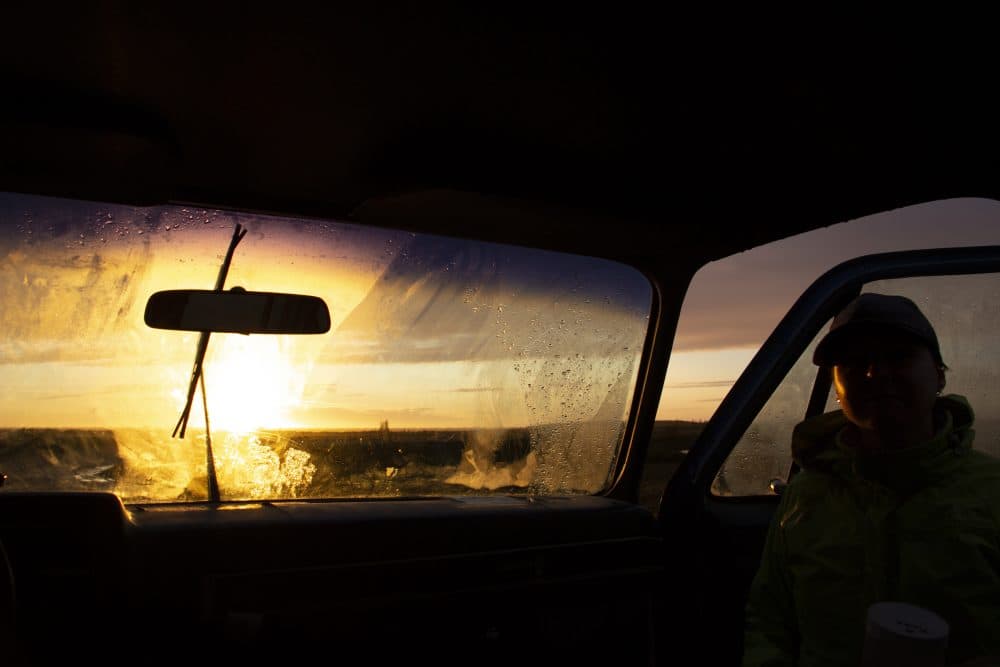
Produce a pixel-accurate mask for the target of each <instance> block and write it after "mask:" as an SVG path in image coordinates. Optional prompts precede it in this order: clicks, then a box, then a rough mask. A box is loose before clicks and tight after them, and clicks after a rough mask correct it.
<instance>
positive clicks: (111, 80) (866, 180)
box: [0, 0, 1000, 283]
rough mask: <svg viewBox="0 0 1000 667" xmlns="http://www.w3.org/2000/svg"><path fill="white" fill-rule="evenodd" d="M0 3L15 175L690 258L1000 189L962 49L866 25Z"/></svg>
mask: <svg viewBox="0 0 1000 667" xmlns="http://www.w3.org/2000/svg"><path fill="white" fill-rule="evenodd" d="M712 18H713V19H714V17H712ZM762 23H765V22H762ZM6 24H7V30H5V31H4V32H5V35H4V39H3V40H0V53H2V54H3V55H2V57H0V62H2V68H3V72H2V76H3V79H4V89H5V95H4V97H5V103H4V104H3V105H2V108H0V115H2V116H0V117H2V118H3V123H4V125H5V126H6V129H5V131H4V132H3V134H2V136H3V139H2V141H3V144H4V153H5V156H6V158H7V159H5V160H4V161H3V167H2V179H3V182H4V183H5V187H6V188H7V189H9V190H22V191H33V192H49V193H52V194H63V195H68V196H80V197H86V198H94V199H110V200H118V201H136V202H160V201H165V200H180V201H188V202H203V203H206V204H210V205H224V206H232V207H236V208H253V209H257V210H271V211H282V212H298V213H303V214H313V215H319V216H323V217H335V218H340V219H349V220H358V221H366V220H371V221H375V222H385V223H388V224H391V225H393V226H396V227H409V226H413V227H415V228H416V227H419V228H422V229H428V230H431V231H439V232H443V233H449V234H460V235H465V236H472V237H479V238H483V239H489V240H498V241H511V242H517V243H526V244H534V245H541V246H552V247H558V248H563V249H571V250H577V251H580V252H585V253H592V254H600V255H607V256H612V257H620V258H621V259H624V260H626V261H631V262H634V263H637V264H639V265H640V266H647V267H651V268H654V269H655V273H657V274H659V277H661V278H663V277H667V276H665V275H664V272H668V273H669V274H672V276H673V277H675V278H685V277H686V276H687V275H689V274H690V273H691V272H692V270H693V269H696V268H697V267H698V266H700V265H701V264H703V263H704V262H705V261H707V260H711V259H713V258H718V257H722V256H725V255H728V254H731V253H733V252H736V251H739V250H741V249H744V248H747V247H750V246H753V245H756V244H760V243H763V242H767V241H769V240H773V239H777V238H780V237H783V236H787V235H789V234H792V233H797V232H800V231H804V230H807V229H810V228H815V227H818V226H823V225H827V224H832V223H835V222H839V221H843V220H847V219H851V218H856V217H860V216H863V215H866V214H868V213H873V212H878V211H882V210H887V209H891V208H895V207H898V206H901V205H905V204H909V203H916V202H920V201H926V200H928V199H935V198H943V197H951V196H991V195H992V194H995V191H996V189H997V183H998V182H1000V180H998V179H997V178H996V176H997V175H998V171H1000V165H998V164H997V162H996V160H995V159H994V158H993V156H994V155H995V154H996V151H995V148H996V145H997V142H998V139H1000V137H998V131H997V128H996V124H995V122H992V119H994V118H996V117H997V114H996V113H995V112H996V110H997V105H996V102H994V101H991V100H990V99H989V92H988V88H989V87H988V86H984V85H982V84H981V83H980V81H979V79H978V76H977V73H976V71H975V69H974V67H973V66H972V63H973V62H975V60H974V59H973V58H971V57H968V58H965V57H964V56H966V55H968V56H971V55H972V54H961V56H959V57H956V62H957V61H961V64H962V68H961V69H957V68H955V67H954V66H953V65H954V64H955V63H953V62H951V61H950V60H949V59H943V58H941V56H940V53H939V52H930V53H928V54H927V55H926V56H924V57H918V56H917V55H916V54H917V53H918V52H919V49H920V48H921V46H922V45H921V44H920V43H919V42H918V41H916V40H914V42H913V44H912V45H907V44H903V43H900V42H898V41H889V40H888V39H887V37H886V36H885V35H884V34H880V33H879V32H878V31H876V30H874V29H873V30H872V31H871V35H870V39H865V38H864V35H859V36H856V37H855V38H854V39H853V40H852V41H851V42H850V47H849V48H848V47H846V45H845V44H844V43H836V42H833V41H832V40H831V41H830V42H829V43H826V42H824V41H823V40H820V39H818V38H817V37H816V35H813V34H809V33H805V32H803V33H802V34H801V36H799V37H793V36H789V35H790V31H788V32H785V33H779V32H778V30H776V29H773V28H771V29H761V28H759V27H754V29H752V30H751V29H749V27H748V26H747V25H745V24H744V23H743V22H741V21H739V20H734V21H733V22H732V23H730V24H728V25H724V24H720V23H716V22H715V21H714V20H710V17H707V16H693V15H692V16H679V15H676V14H668V13H666V11H665V10H663V9H655V8H648V9H642V10H639V9H636V8H633V9H632V10H629V11H628V12H624V11H623V12H620V13H609V12H607V11H606V10H605V9H597V8H595V9H582V8H580V7H574V9H573V11H572V12H568V11H565V10H563V9H561V8H557V7H553V8H547V9H546V8H540V7H537V6H532V7H531V8H530V10H527V9H522V8H518V7H515V6H513V5H512V6H508V7H506V8H504V9H503V10H496V9H494V10H491V11H487V10H485V9H481V8H478V7H472V6H467V5H465V4H462V3H451V4H448V3H444V4H435V5H434V6H432V7H427V6H423V5H410V4H408V3H389V4H388V5H387V4H385V3H379V4H378V6H372V7H369V6H367V5H366V4H364V3H355V4H342V3H324V4H321V3H290V4H287V5H285V4H273V3H272V4H268V5H247V4H245V3H235V2H220V3H210V4H208V5H205V4H198V5H197V6H195V5H193V4H192V5H185V4H184V3H163V4H157V5H146V4H143V5H134V4H130V3H126V2H120V1H118V0H112V1H109V2H101V3H85V4H77V5H74V6H72V7H66V8H61V9H60V13H59V16H53V14H52V12H51V11H50V10H48V9H46V8H44V7H42V6H41V5H30V4H25V5H22V6H19V7H17V8H15V9H11V15H10V16H9V20H8V21H7V22H6ZM971 41H972V40H970V42H971ZM909 47H912V48H909ZM501 200H502V201H501ZM602 223H603V224H602ZM608 223H610V224H608ZM721 224H726V225H727V231H726V233H725V234H705V233H704V231H705V229H706V225H708V226H711V227H713V228H717V227H718V226H719V225H721ZM682 282H684V283H686V280H682Z"/></svg>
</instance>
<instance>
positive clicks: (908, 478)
mask: <svg viewBox="0 0 1000 667" xmlns="http://www.w3.org/2000/svg"><path fill="white" fill-rule="evenodd" d="M813 361H814V363H816V364H817V365H819V366H826V367H829V368H830V369H831V373H832V378H833V383H834V387H835V389H836V393H837V400H838V402H839V403H840V408H841V409H840V410H837V411H835V412H829V413H826V414H823V415H819V416H817V417H813V418H810V419H806V420H804V421H803V422H801V423H800V424H798V425H797V426H796V428H795V431H794V433H793V437H792V454H793V457H794V459H795V461H796V462H797V463H798V465H799V467H800V469H801V471H800V472H799V473H798V474H797V475H795V476H794V478H793V479H792V480H791V482H790V483H789V485H788V486H787V488H786V489H785V491H784V493H783V494H782V498H781V501H780V503H779V505H778V508H777V511H776V512H775V515H774V518H773V521H772V523H771V526H770V528H769V531H768V534H767V539H766V543H765V547H764V553H763V556H762V560H761V564H760V567H759V570H758V571H757V574H756V577H755V578H754V581H753V584H752V586H751V590H750V596H749V600H748V604H747V607H746V630H745V634H744V654H743V664H744V666H745V667H751V666H753V667H756V666H765V665H768V666H769V665H851V666H858V665H860V664H861V662H862V656H863V654H864V645H865V637H866V621H867V611H868V608H869V606H870V605H872V604H874V603H876V602H885V601H893V602H901V603H908V604H911V605H916V606H918V607H921V608H923V609H925V610H929V611H930V612H933V613H934V614H936V615H938V616H939V617H940V618H942V619H944V621H945V622H947V624H948V638H947V653H946V658H947V663H948V664H961V663H968V664H976V665H979V664H990V665H992V664H996V665H1000V659H998V658H996V657H990V656H1000V461H998V460H997V459H995V458H993V457H991V456H989V455H987V454H986V453H984V452H981V451H977V450H974V449H972V442H973V438H974V435H975V432H974V429H973V424H974V415H973V410H972V407H971V406H970V405H969V403H968V401H967V400H966V399H965V398H964V397H962V396H958V395H942V392H943V391H944V388H945V384H946V381H945V371H946V370H947V367H946V366H945V363H944V360H943V359H942V357H941V349H940V347H939V345H938V339H937V336H936V334H935V332H934V329H933V327H932V326H931V324H930V322H928V320H927V318H926V317H925V316H924V315H923V313H922V312H921V311H920V309H919V308H918V307H917V306H916V304H914V303H913V301H911V300H910V299H907V298H905V297H902V296H889V295H882V294H874V293H866V294H862V295H860V296H859V297H858V298H857V299H855V300H854V301H853V302H851V303H850V304H849V305H848V306H847V307H846V308H845V309H844V310H843V311H842V312H841V313H839V314H838V315H837V316H836V317H835V318H834V320H833V323H832V325H831V327H830V331H829V332H828V333H827V335H826V336H825V337H824V338H823V340H821V341H820V343H819V345H818V346H817V348H816V351H815V354H814V358H813ZM970 661H974V662H970Z"/></svg>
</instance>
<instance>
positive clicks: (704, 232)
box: [0, 0, 1000, 665]
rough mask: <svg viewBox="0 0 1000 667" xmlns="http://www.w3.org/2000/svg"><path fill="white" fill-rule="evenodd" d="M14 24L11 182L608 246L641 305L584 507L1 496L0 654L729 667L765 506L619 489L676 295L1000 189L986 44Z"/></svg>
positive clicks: (506, 22) (651, 415)
mask: <svg viewBox="0 0 1000 667" xmlns="http://www.w3.org/2000/svg"><path fill="white" fill-rule="evenodd" d="M5 13H6V19H5V22H4V23H5V28H4V30H3V34H4V38H3V40H0V54H2V55H0V81H2V84H0V85H2V86H3V96H2V98H3V104H2V105H0V186H2V188H0V189H2V190H4V191H7V192H15V193H28V194H38V195H46V196H54V197H67V198H74V199H83V200H94V201H107V202H117V203H127V204H135V205H153V204H163V203H172V202H184V203H193V204H197V205H204V206H212V207H219V208H223V209H232V210H245V211H256V212H263V213H281V214H287V215H298V216H305V217H310V218H316V219H320V220H322V219H336V220H344V221H349V222H352V223H357V224H369V225H377V226H384V227H389V228H393V229H402V230H413V231H422V232H431V233H435V234H441V235H445V236H456V237H464V238H473V239H478V240H483V241H494V242H502V243H511V244H515V245H523V246H529V247H537V248H548V249H553V250H560V251H566V252H573V253H579V254H583V255H592V256H596V257H603V258H608V259H612V260H615V261H617V262H621V263H624V264H628V265H631V266H634V267H636V268H638V269H639V270H641V271H642V272H643V273H644V274H645V275H646V276H648V278H649V280H650V281H651V283H652V284H653V285H654V288H655V290H656V295H655V303H654V308H653V314H652V316H651V318H650V329H649V335H648V336H647V339H646V348H645V349H644V351H643V356H642V363H641V366H640V368H639V372H638V385H637V389H636V396H637V398H636V400H635V403H634V405H633V407H632V409H631V412H630V414H629V418H628V422H627V425H626V431H625V433H626V435H625V440H624V444H623V450H622V454H621V455H620V456H619V457H618V459H617V462H616V464H615V465H616V467H615V470H614V474H613V476H612V481H611V483H610V485H609V486H608V488H607V489H606V490H605V491H603V492H601V493H598V494H595V495H592V496H582V497H571V498H566V497H555V496H553V497H545V496H538V497H528V498H505V497H502V496H496V497H489V498H478V499H469V498H449V497H420V498H411V499H399V500H385V499H378V500H359V501H343V500H338V501H329V502H327V501H316V500H309V501H302V502H282V503H247V504H231V505H225V504H223V505H221V506H220V505H212V504H210V503H209V504H192V505H169V504H168V505H162V506H147V507H143V506H126V505H124V504H123V503H122V502H121V501H120V500H119V499H118V498H117V497H116V496H115V495H113V494H103V493H8V492H4V491H3V490H0V547H2V552H0V556H2V558H0V560H2V561H3V563H4V564H5V568H4V570H5V572H6V576H0V601H2V602H3V603H4V604H3V607H2V609H0V629H2V630H0V631H2V634H3V638H4V641H3V643H2V645H0V661H2V662H4V663H7V661H8V659H9V660H10V661H11V663H10V664H19V663H20V664H63V663H65V662H66V661H69V660H79V659H81V656H85V655H89V656H90V657H92V658H93V659H96V660H98V661H99V662H104V663H108V662H111V663H114V664H119V663H120V664H176V663H177V662H178V661H179V660H184V661H185V662H188V663H191V662H193V663H195V664H202V663H209V662H211V663H221V664H273V663H274V662H275V661H279V660H280V661H283V662H286V663H288V662H290V661H291V660H293V659H305V658H306V657H307V656H312V655H316V654H317V653H316V652H317V651H320V652H321V653H320V655H322V656H323V659H325V660H336V661H340V660H347V659H352V658H353V657H355V656H357V657H358V658H359V659H363V660H364V661H365V662H368V663H374V664H399V661H401V660H407V661H413V662H415V663H416V662H420V663H423V662H425V661H426V662H428V663H429V664H453V663H454V664H458V663H462V664H469V663H476V664H536V663H537V664H542V663H546V664H552V663H557V664H608V663H613V664H621V665H626V664H628V665H631V664H636V665H638V664H643V665H647V664H663V665H669V664H695V662H697V664H737V663H738V661H739V655H740V651H741V642H742V635H741V633H742V617H741V612H742V606H743V604H744V602H745V596H746V591H747V588H748V586H749V578H750V577H751V576H752V574H753V571H754V569H755V567H756V563H757V560H756V559H757V558H758V557H759V553H760V549H761V546H762V544H763V536H764V534H763V526H761V525H760V523H759V520H758V519H759V517H758V515H756V514H755V515H753V517H751V516H750V514H749V512H751V510H752V508H751V509H747V507H746V506H744V507H742V509H741V506H740V505H739V503H736V504H734V505H732V506H730V507H729V508H728V509H727V510H726V512H725V513H723V514H720V513H718V512H708V511H706V509H705V497H706V494H707V493H708V491H707V489H708V485H709V483H710V482H711V475H712V474H714V470H708V467H710V466H706V465H703V463H704V461H705V460H706V459H705V458H704V457H702V458H697V456H696V455H697V454H698V450H697V449H694V450H692V454H691V456H695V457H696V460H695V461H694V462H693V463H692V464H691V465H689V466H688V467H687V468H682V469H681V472H680V473H679V478H678V480H675V483H674V484H673V485H672V487H671V490H670V491H669V492H667V493H665V494H664V496H663V502H662V505H661V507H660V510H659V512H658V513H656V514H654V513H651V512H650V511H648V510H647V509H645V508H643V507H641V506H640V505H639V504H637V498H638V489H639V482H640V478H641V476H642V472H643V462H644V457H645V454H646V449H647V445H648V442H649V439H650V437H651V435H652V432H653V427H654V421H655V416H656V411H657V406H658V404H659V402H660V398H661V389H662V386H663V382H664V378H665V375H666V371H667V366H668V362H669V359H670V353H671V345H672V342H673V337H674V334H675V331H676V327H677V322H678V318H679V314H680V310H681V306H682V303H683V300H684V296H685V292H686V290H687V288H688V285H689V283H690V281H691V278H692V276H693V275H694V273H695V272H696V271H697V270H698V269H699V268H700V267H701V266H703V265H704V264H705V263H707V262H710V261H712V260H715V259H718V258H721V257H725V256H728V255H731V254H733V253H736V252H740V251H742V250H745V249H748V248H751V247H754V246H757V245H760V244H762V243H766V242H769V241H773V240H776V239H780V238H783V237H787V236H789V235H792V234H796V233H800V232H804V231H807V230H811V229H817V228H821V227H823V226H826V225H831V224H833V223H836V222H840V221H844V220H849V219H854V218H858V217H861V216H864V215H867V214H870V213H876V212H880V211H886V210H890V209H893V208H897V207H900V206H904V205H907V204H912V203H919V202H925V201H931V200H935V199H941V198H946V197H988V198H989V197H995V196H996V195H997V194H998V190H1000V185H998V184H1000V161H998V160H997V158H996V156H997V154H998V152H997V149H998V148H1000V146H998V144H1000V131H998V129H997V123H996V118H997V117H998V115H997V111H1000V109H998V104H997V102H996V100H994V99H992V97H991V92H990V89H991V87H992V86H991V85H990V84H989V82H988V81H984V80H981V79H980V78H979V72H977V71H976V69H975V67H974V66H973V65H972V63H973V62H976V61H975V59H973V58H971V57H970V58H968V59H964V58H958V59H956V61H960V62H961V67H956V66H954V63H953V62H951V61H950V60H946V59H943V58H940V57H939V55H938V54H937V53H934V54H928V52H926V51H924V50H921V49H919V48H917V47H918V46H919V45H918V44H905V43H903V40H901V39H900V40H899V42H898V43H896V42H893V43H890V41H889V40H888V38H886V37H885V35H881V34H872V35H868V36H867V37H866V36H864V35H861V36H859V38H858V39H857V40H855V41H853V42H852V46H851V48H849V49H847V48H844V47H843V45H840V46H841V48H830V47H833V46H834V45H833V44H829V45H824V44H820V43H818V42H817V40H815V39H814V38H813V36H810V35H808V34H805V33H803V34H801V35H800V36H798V37H796V36H795V35H793V34H789V33H788V32H779V31H778V30H776V29H775V28H773V27H770V28H763V27H762V28H760V29H757V30H748V29H747V26H746V25H722V24H719V23H716V22H715V17H709V16H701V17H695V16H691V17H679V16H674V15H671V14H670V13H669V12H667V11H666V10H665V9H654V8H653V7H649V8H641V9H640V8H633V9H631V10H628V11H626V10H625V9H611V8H608V7H599V6H595V7H594V8H593V9H587V8H583V7H582V6H579V5H578V6H575V7H573V8H572V9H568V8H562V7H555V6H552V7H549V6H532V7H531V8H530V10H528V9H521V8H519V7H516V6H513V5H510V6H505V7H504V8H502V9H493V10H487V9H485V8H479V7H477V6H473V5H469V4H461V3H443V4H435V5H434V6H423V5H420V4H409V3H388V4H379V5H367V4H360V3H354V4H340V3H329V4H320V3H285V4H280V5H276V4H272V5H253V4H246V3H234V2H220V3H205V4H200V5H190V6H188V5H186V4H185V3H179V4H174V3H170V4H167V3H164V4H155V5H148V4H141V3H140V4H135V3H126V2H118V1H116V0H111V1H108V2H97V3H83V4H76V5H71V6H67V7H61V8H59V10H58V12H55V11H54V10H53V9H52V8H50V7H45V6H42V5H37V4H27V3H18V4H17V5H15V6H12V7H9V8H7V11H6V12H5ZM831 312H832V311H831ZM814 319H815V320H816V326H819V324H820V323H821V319H822V318H820V317H818V316H816V317H814ZM732 326H734V327H738V326H740V324H739V322H733V324H732ZM744 426H745V425H744ZM719 428H721V426H719ZM717 430H718V429H717ZM716 436H717V434H716ZM730 440H732V438H730ZM705 446H706V447H707V446H708V445H705ZM729 446H730V447H731V446H732V445H731V444H730V445H729ZM718 464H719V462H718V461H716V462H715V465H716V468H717V466H718ZM706 475H708V477H706ZM665 491H666V489H665ZM777 500H778V498H777V496H775V497H773V498H766V499H764V501H763V507H765V508H773V506H774V505H775V504H776V502H777ZM761 505H762V503H761V501H757V506H758V507H759V506H761Z"/></svg>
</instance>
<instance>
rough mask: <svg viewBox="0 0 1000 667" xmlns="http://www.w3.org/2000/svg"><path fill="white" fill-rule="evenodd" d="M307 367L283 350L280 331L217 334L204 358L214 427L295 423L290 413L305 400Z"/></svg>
mask: <svg viewBox="0 0 1000 667" xmlns="http://www.w3.org/2000/svg"><path fill="white" fill-rule="evenodd" d="M303 370H304V369H297V368H296V366H295V364H294V363H293V361H292V359H291V355H290V354H289V353H288V352H287V351H285V350H282V345H281V339H280V338H279V337H277V336H240V335H235V334H226V335H216V336H213V337H212V340H211V341H210V343H209V350H208V355H207V358H206V361H205V389H206V393H207V395H208V417H209V425H210V427H211V429H212V431H213V432H215V431H227V432H230V433H249V432H251V431H255V430H257V429H260V428H294V427H295V426H297V424H294V423H292V421H291V418H290V414H291V411H292V409H293V408H295V407H296V406H298V405H299V403H300V402H301V397H302V389H303V384H304V377H305V373H304V372H303ZM198 412H200V410H198V411H194V414H197V413H198Z"/></svg>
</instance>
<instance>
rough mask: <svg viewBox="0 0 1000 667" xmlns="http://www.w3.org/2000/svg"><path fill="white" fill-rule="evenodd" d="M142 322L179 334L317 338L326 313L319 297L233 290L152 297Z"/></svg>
mask: <svg viewBox="0 0 1000 667" xmlns="http://www.w3.org/2000/svg"><path fill="white" fill-rule="evenodd" d="M145 320H146V325H147V326H150V327H153V328H154V329H174V330H180V331H212V332H222V333H241V334H251V333H266V334H317V333H326V332H327V331H329V330H330V311H329V309H328V308H327V307H326V303H325V302H324V301H323V299H320V298H319V297H315V296H307V295H304V294H281V293H278V292H247V291H246V290H243V289H241V288H238V287H237V288H233V289H232V290H230V291H228V292H217V291H214V290H196V289H184V290H165V291H162V292H156V293H155V294H153V295H152V296H151V297H149V301H147V302H146V314H145Z"/></svg>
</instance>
